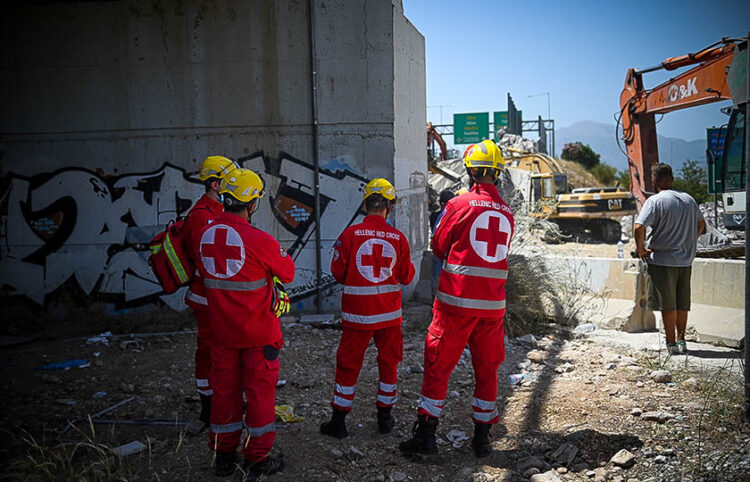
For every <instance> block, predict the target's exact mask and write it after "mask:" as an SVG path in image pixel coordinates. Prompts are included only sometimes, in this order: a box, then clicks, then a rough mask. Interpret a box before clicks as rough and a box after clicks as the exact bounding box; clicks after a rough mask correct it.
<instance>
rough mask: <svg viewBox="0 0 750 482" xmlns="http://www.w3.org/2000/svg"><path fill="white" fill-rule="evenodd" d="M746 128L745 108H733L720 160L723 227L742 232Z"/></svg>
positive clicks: (743, 220)
mask: <svg viewBox="0 0 750 482" xmlns="http://www.w3.org/2000/svg"><path fill="white" fill-rule="evenodd" d="M746 125H747V122H746V121H745V108H744V106H743V107H742V108H739V109H732V113H731V114H730V117H729V124H728V126H727V135H726V140H725V141H724V153H723V155H722V160H721V186H722V200H723V201H724V225H725V226H726V227H727V229H745V176H746V171H745V169H746V166H747V162H746V159H745V129H746V128H747V127H746Z"/></svg>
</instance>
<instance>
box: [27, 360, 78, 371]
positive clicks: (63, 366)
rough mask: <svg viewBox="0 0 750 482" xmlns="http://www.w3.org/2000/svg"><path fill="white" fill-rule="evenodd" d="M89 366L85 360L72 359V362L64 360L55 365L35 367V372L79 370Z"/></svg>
mask: <svg viewBox="0 0 750 482" xmlns="http://www.w3.org/2000/svg"><path fill="white" fill-rule="evenodd" d="M88 366H89V362H87V361H86V360H79V359H73V360H65V361H61V362H57V363H48V364H47V365H42V366H40V367H36V369H37V370H59V369H63V370H70V369H71V368H73V367H80V368H86V367H88Z"/></svg>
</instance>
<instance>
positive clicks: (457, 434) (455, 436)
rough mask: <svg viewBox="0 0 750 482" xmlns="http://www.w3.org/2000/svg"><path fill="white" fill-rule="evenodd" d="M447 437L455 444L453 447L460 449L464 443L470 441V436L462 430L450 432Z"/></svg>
mask: <svg viewBox="0 0 750 482" xmlns="http://www.w3.org/2000/svg"><path fill="white" fill-rule="evenodd" d="M445 436H446V437H447V438H448V440H450V441H451V442H452V443H453V447H454V448H457V449H460V448H461V447H462V446H463V444H464V442H466V441H467V440H469V436H468V435H466V434H465V433H464V432H462V431H460V430H456V429H453V430H451V431H449V432H448V433H447V434H445Z"/></svg>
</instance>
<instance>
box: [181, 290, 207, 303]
mask: <svg viewBox="0 0 750 482" xmlns="http://www.w3.org/2000/svg"><path fill="white" fill-rule="evenodd" d="M185 298H187V299H189V300H190V301H192V302H193V303H198V304H199V305H208V300H207V299H206V297H205V296H201V295H197V294H195V293H193V292H192V291H190V289H188V292H187V296H185Z"/></svg>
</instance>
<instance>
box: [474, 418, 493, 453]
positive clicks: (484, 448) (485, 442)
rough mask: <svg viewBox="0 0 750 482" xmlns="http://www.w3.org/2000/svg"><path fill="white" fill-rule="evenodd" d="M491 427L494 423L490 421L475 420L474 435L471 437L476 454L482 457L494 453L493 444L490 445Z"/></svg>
mask: <svg viewBox="0 0 750 482" xmlns="http://www.w3.org/2000/svg"><path fill="white" fill-rule="evenodd" d="M491 428H492V425H490V424H489V423H478V422H474V437H472V439H471V448H473V449H474V455H476V456H477V457H478V458H480V459H481V458H483V457H489V455H490V453H492V445H490V429H491Z"/></svg>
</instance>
